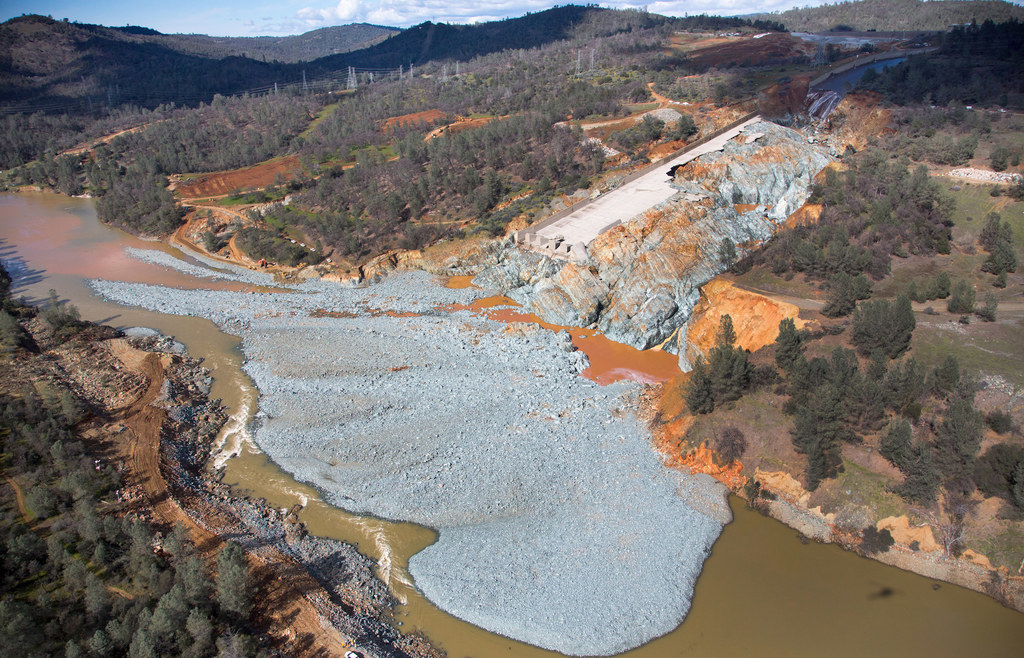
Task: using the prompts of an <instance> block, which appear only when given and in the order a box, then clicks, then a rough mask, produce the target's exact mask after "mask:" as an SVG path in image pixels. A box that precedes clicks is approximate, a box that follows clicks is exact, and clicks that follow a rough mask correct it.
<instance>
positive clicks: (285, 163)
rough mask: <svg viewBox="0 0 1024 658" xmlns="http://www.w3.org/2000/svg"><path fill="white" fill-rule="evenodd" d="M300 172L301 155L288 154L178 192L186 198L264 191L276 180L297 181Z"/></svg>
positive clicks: (191, 183) (202, 179) (204, 178)
mask: <svg viewBox="0 0 1024 658" xmlns="http://www.w3.org/2000/svg"><path fill="white" fill-rule="evenodd" d="M301 171H302V166H301V165H300V164H299V158H298V156H295V155H288V156H284V157H281V158H274V159H272V160H267V161H266V162H261V163H259V164H257V165H253V166H251V167H245V168H243V169H232V170H230V171H219V172H215V173H212V174H205V175H203V176H200V177H198V178H194V179H191V180H188V181H184V182H182V183H179V184H178V185H177V187H176V188H175V192H177V193H178V196H180V197H182V198H183V199H199V198H206V197H215V196H225V195H228V194H231V193H232V192H235V191H236V190H253V189H261V188H264V187H267V186H269V185H273V184H274V180H275V179H278V180H279V181H281V182H287V181H290V180H292V179H294V178H297V177H298V176H299V174H300V173H301ZM278 177H280V178H278Z"/></svg>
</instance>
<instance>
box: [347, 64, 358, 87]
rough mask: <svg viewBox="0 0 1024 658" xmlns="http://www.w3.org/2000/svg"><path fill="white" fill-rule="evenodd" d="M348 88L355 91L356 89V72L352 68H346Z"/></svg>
mask: <svg viewBox="0 0 1024 658" xmlns="http://www.w3.org/2000/svg"><path fill="white" fill-rule="evenodd" d="M348 88H349V89H355V88H356V70H355V69H354V68H352V67H351V66H350V67H348Z"/></svg>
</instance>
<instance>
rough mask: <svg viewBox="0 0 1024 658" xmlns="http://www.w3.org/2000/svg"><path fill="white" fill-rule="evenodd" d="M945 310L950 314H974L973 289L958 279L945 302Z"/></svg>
mask: <svg viewBox="0 0 1024 658" xmlns="http://www.w3.org/2000/svg"><path fill="white" fill-rule="evenodd" d="M946 309H947V310H948V311H949V312H950V313H961V314H965V315H966V314H969V313H973V312H974V288H973V287H972V286H971V284H969V283H967V281H965V280H964V279H959V280H958V281H957V282H956V283H955V284H954V285H953V291H952V293H951V294H950V297H949V301H948V302H946Z"/></svg>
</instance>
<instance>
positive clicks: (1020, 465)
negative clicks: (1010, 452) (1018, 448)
mask: <svg viewBox="0 0 1024 658" xmlns="http://www.w3.org/2000/svg"><path fill="white" fill-rule="evenodd" d="M1012 493H1013V502H1014V503H1016V505H1017V507H1019V508H1020V509H1024V458H1021V460H1020V461H1019V462H1017V469H1016V470H1015V471H1014V472H1013V492H1012Z"/></svg>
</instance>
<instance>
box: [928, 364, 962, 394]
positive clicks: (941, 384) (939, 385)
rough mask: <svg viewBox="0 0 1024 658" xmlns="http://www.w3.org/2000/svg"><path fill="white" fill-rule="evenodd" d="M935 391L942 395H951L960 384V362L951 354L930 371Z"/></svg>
mask: <svg viewBox="0 0 1024 658" xmlns="http://www.w3.org/2000/svg"><path fill="white" fill-rule="evenodd" d="M932 378H933V382H934V386H935V390H936V391H938V392H939V393H942V394H948V393H952V392H953V391H955V390H956V388H957V386H958V385H959V384H960V362H959V361H957V358H956V357H955V356H953V355H952V354H947V355H946V358H945V359H944V360H943V361H942V363H941V364H939V365H938V366H937V367H936V368H935V370H934V371H932Z"/></svg>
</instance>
